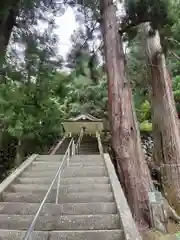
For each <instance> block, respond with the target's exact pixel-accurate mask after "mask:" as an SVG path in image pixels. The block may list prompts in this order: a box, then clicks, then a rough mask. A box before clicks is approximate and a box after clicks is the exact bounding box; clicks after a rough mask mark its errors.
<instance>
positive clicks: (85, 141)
mask: <svg viewBox="0 0 180 240" xmlns="http://www.w3.org/2000/svg"><path fill="white" fill-rule="evenodd" d="M79 153H80V154H82V155H89V154H90V155H93V154H95V155H97V154H99V149H98V143H97V139H96V137H93V136H89V135H85V136H83V138H82V141H81V145H80V152H79Z"/></svg>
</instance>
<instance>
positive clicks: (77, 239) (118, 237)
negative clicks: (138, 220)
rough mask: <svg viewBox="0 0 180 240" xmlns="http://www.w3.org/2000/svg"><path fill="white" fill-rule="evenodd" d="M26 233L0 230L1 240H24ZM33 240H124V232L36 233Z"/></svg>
mask: <svg viewBox="0 0 180 240" xmlns="http://www.w3.org/2000/svg"><path fill="white" fill-rule="evenodd" d="M24 235H25V231H20V230H4V229H3V230H0V240H23V239H24ZM32 239H33V240H96V239H98V240H124V234H123V231H122V230H120V229H119V230H88V231H87V230H86V231H74V230H73V231H52V232H47V231H34V232H33V234H32Z"/></svg>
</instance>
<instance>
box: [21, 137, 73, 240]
mask: <svg viewBox="0 0 180 240" xmlns="http://www.w3.org/2000/svg"><path fill="white" fill-rule="evenodd" d="M72 143H73V139H71V141H70V143H69V146H68V148H67V150H66V152H65V154H64V156H63V159H62V162H61V164H60V166H59V168H58V170H57V172H56V175H55V177H54V179H53V180H52V183H51V185H50V186H49V188H48V191H47V193H46V195H45V196H44V198H43V200H42V202H41V204H40V207H39V209H38V210H37V212H36V214H35V216H34V218H33V220H32V222H31V225H30V227H29V228H28V230H27V232H26V234H25V236H24V238H23V240H32V232H33V231H34V226H35V224H36V221H37V219H38V217H39V215H40V213H41V210H42V208H43V206H44V204H45V202H46V200H47V198H48V196H49V194H50V193H51V191H52V189H53V186H54V184H55V182H56V180H57V190H56V199H55V202H56V204H58V200H59V191H60V180H61V170H62V167H63V164H64V163H66V160H68V161H69V158H70V148H71V146H72Z"/></svg>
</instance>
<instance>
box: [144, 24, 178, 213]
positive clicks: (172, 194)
mask: <svg viewBox="0 0 180 240" xmlns="http://www.w3.org/2000/svg"><path fill="white" fill-rule="evenodd" d="M143 30H144V35H145V42H146V55H147V62H148V66H149V68H150V73H151V78H150V86H151V88H152V121H153V131H154V151H155V158H156V162H158V164H159V166H160V167H161V170H162V171H161V174H162V182H163V189H164V193H165V195H166V197H167V199H168V201H169V203H170V204H171V205H172V206H174V207H175V209H176V210H177V211H178V212H179V213H180V204H179V203H180V191H179V190H180V137H179V126H178V116H177V111H176V107H175V101H174V98H173V94H172V88H171V79H170V76H169V73H168V70H167V66H166V60H165V56H164V54H163V52H162V47H161V43H160V36H159V33H158V31H155V32H154V34H153V35H152V34H151V35H150V30H151V27H150V24H149V23H145V24H143Z"/></svg>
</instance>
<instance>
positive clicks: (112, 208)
mask: <svg viewBox="0 0 180 240" xmlns="http://www.w3.org/2000/svg"><path fill="white" fill-rule="evenodd" d="M38 208H39V203H20V202H0V214H13V215H35V214H36V212H37V210H38ZM115 213H117V208H116V204H115V203H107V202H100V203H99V202H95V203H65V204H51V203H46V204H45V205H44V207H43V209H42V211H41V213H40V215H52V216H54V215H56V216H57V215H58V216H60V215H73V214H77V215H84V214H115Z"/></svg>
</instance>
